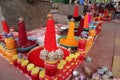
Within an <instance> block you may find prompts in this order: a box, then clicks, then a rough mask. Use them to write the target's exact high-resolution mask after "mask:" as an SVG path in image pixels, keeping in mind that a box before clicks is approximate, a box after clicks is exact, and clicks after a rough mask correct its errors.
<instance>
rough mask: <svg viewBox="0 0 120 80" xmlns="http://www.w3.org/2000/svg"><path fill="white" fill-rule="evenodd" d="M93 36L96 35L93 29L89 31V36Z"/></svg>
mask: <svg viewBox="0 0 120 80" xmlns="http://www.w3.org/2000/svg"><path fill="white" fill-rule="evenodd" d="M95 34H96V31H95V29H92V30H89V34H88V35H89V36H93V37H94V36H95Z"/></svg>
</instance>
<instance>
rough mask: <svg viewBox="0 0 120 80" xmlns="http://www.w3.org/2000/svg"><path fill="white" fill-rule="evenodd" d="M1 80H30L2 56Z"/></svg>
mask: <svg viewBox="0 0 120 80" xmlns="http://www.w3.org/2000/svg"><path fill="white" fill-rule="evenodd" d="M0 80H29V79H28V78H27V77H25V75H23V74H22V73H21V72H20V71H19V70H17V69H16V68H15V67H14V66H13V65H12V64H10V63H9V62H8V61H7V60H6V59H5V58H3V57H2V56H1V55H0Z"/></svg>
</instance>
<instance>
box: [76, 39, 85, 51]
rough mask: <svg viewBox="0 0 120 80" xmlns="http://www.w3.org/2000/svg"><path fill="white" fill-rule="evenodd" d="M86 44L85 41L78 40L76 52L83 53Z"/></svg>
mask: <svg viewBox="0 0 120 80" xmlns="http://www.w3.org/2000/svg"><path fill="white" fill-rule="evenodd" d="M86 42H87V40H86V39H80V40H78V51H81V52H83V51H85V47H86Z"/></svg>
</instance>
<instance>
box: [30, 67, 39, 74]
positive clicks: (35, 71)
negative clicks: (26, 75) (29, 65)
mask: <svg viewBox="0 0 120 80" xmlns="http://www.w3.org/2000/svg"><path fill="white" fill-rule="evenodd" d="M39 71H40V69H39V68H38V67H34V68H33V69H32V71H31V74H33V75H34V74H38V73H39Z"/></svg>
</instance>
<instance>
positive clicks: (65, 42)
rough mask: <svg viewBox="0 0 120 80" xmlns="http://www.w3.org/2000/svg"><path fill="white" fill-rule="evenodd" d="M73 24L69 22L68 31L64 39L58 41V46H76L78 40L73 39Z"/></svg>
mask: <svg viewBox="0 0 120 80" xmlns="http://www.w3.org/2000/svg"><path fill="white" fill-rule="evenodd" d="M74 29H75V23H74V22H73V21H71V22H69V29H68V34H67V36H66V38H61V39H60V44H62V45H65V46H78V40H76V39H75V37H74Z"/></svg>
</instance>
